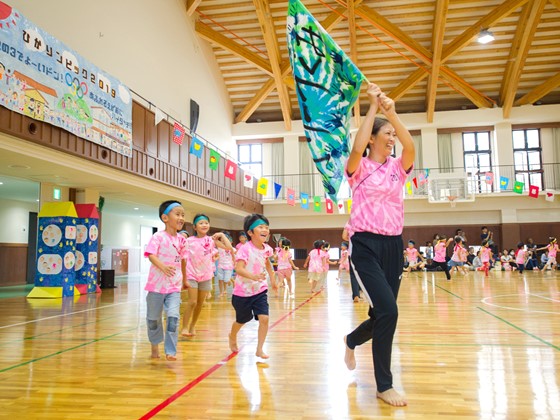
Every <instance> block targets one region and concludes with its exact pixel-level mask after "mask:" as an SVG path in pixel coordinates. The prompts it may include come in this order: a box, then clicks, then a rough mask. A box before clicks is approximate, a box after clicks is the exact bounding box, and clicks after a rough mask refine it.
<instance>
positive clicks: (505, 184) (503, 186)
mask: <svg viewBox="0 0 560 420" xmlns="http://www.w3.org/2000/svg"><path fill="white" fill-rule="evenodd" d="M508 184H509V178H507V177H505V176H501V177H500V190H501V191H505V190H507V187H508Z"/></svg>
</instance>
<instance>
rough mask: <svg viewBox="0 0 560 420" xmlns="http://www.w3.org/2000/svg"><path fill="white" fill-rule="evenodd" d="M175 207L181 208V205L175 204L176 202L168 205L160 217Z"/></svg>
mask: <svg viewBox="0 0 560 420" xmlns="http://www.w3.org/2000/svg"><path fill="white" fill-rule="evenodd" d="M175 207H181V203H177V202H176V201H175V202H174V203H171V204H170V205H168V206H167V208H166V209H165V210H164V212H163V213H162V215H164V214H169V212H170V211H171V210H173V209H174V208H175Z"/></svg>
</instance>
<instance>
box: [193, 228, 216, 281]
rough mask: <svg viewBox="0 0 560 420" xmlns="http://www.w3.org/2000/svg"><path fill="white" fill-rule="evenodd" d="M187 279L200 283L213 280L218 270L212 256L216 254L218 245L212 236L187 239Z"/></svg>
mask: <svg viewBox="0 0 560 420" xmlns="http://www.w3.org/2000/svg"><path fill="white" fill-rule="evenodd" d="M187 244H188V246H189V249H188V253H187V279H189V280H196V281H198V282H201V281H206V280H211V279H212V277H213V276H214V269H215V268H216V266H215V264H214V261H213V260H212V256H213V255H214V253H215V252H216V244H215V243H214V240H213V239H212V238H211V237H210V236H204V237H202V238H199V237H197V236H190V237H189V238H187Z"/></svg>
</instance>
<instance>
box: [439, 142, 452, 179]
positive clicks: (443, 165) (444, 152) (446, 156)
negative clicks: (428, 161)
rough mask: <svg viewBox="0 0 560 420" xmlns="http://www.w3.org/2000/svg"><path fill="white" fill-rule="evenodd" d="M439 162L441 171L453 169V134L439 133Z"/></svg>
mask: <svg viewBox="0 0 560 420" xmlns="http://www.w3.org/2000/svg"><path fill="white" fill-rule="evenodd" d="M438 164H439V171H440V172H452V171H453V169H452V168H453V148H452V146H451V134H438Z"/></svg>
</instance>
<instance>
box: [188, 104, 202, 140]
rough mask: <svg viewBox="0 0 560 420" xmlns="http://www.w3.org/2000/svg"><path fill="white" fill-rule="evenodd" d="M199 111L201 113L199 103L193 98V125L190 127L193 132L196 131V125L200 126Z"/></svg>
mask: <svg viewBox="0 0 560 420" xmlns="http://www.w3.org/2000/svg"><path fill="white" fill-rule="evenodd" d="M199 113H200V108H199V106H198V104H197V103H196V101H194V100H192V99H191V125H190V127H189V128H190V129H191V131H193V132H194V131H196V127H198V116H199Z"/></svg>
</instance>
